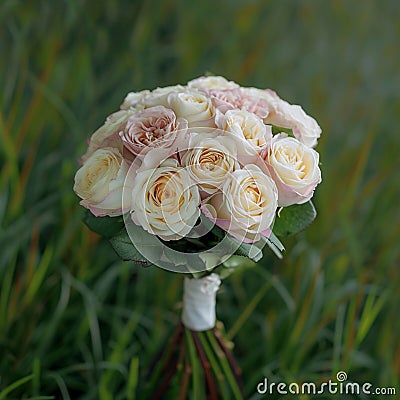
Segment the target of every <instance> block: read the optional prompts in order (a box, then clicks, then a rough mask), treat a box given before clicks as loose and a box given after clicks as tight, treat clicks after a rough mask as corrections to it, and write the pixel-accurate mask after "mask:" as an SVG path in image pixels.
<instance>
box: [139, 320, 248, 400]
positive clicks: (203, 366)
mask: <svg viewBox="0 0 400 400" xmlns="http://www.w3.org/2000/svg"><path fill="white" fill-rule="evenodd" d="M231 348H232V343H231V342H229V341H228V340H227V339H226V338H225V337H224V336H223V333H222V324H217V327H216V328H214V329H209V330H207V331H202V332H196V331H193V330H191V329H189V328H187V327H185V326H184V325H183V324H182V323H180V324H179V325H178V327H177V328H176V330H175V332H174V334H173V335H172V337H171V339H170V340H169V342H168V344H167V346H165V347H164V348H163V349H161V351H160V352H159V354H157V356H156V357H155V360H154V361H153V364H152V366H151V368H150V370H149V374H148V379H147V384H146V387H145V389H144V395H145V396H144V397H143V398H151V399H154V400H156V399H165V398H176V399H179V400H184V399H187V398H193V399H195V400H202V399H209V400H217V399H224V400H225V399H226V400H229V399H237V400H239V399H244V398H245V396H244V393H243V386H242V380H241V371H240V368H239V366H238V364H237V362H236V360H235V358H234V356H233V354H232V352H231Z"/></svg>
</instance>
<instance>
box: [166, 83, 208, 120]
mask: <svg viewBox="0 0 400 400" xmlns="http://www.w3.org/2000/svg"><path fill="white" fill-rule="evenodd" d="M168 105H169V107H170V108H172V109H173V110H174V112H175V114H176V115H177V116H178V117H182V118H185V119H186V120H187V121H188V122H189V127H192V126H198V125H200V126H204V127H205V126H214V116H215V110H214V106H213V104H212V102H211V99H210V98H209V97H208V96H206V95H205V94H204V93H201V92H200V91H198V90H194V89H192V90H185V91H184V92H178V93H170V94H169V95H168Z"/></svg>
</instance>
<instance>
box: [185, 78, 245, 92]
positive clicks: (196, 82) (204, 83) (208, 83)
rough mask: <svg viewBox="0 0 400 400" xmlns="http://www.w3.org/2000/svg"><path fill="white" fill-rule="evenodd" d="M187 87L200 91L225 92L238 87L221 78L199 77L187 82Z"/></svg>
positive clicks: (234, 83)
mask: <svg viewBox="0 0 400 400" xmlns="http://www.w3.org/2000/svg"><path fill="white" fill-rule="evenodd" d="M188 87H189V88H196V89H200V90H205V89H215V90H225V89H235V88H238V87H239V85H238V84H237V83H236V82H233V81H228V80H227V79H226V78H224V77H223V76H201V77H200V78H196V79H193V80H191V81H189V82H188Z"/></svg>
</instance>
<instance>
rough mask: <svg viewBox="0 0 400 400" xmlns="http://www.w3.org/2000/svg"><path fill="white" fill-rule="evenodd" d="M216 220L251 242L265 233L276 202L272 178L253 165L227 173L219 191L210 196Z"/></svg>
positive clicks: (276, 204) (267, 230)
mask: <svg viewBox="0 0 400 400" xmlns="http://www.w3.org/2000/svg"><path fill="white" fill-rule="evenodd" d="M210 205H211V206H212V207H213V208H214V210H211V213H213V212H214V213H215V217H216V223H217V225H219V226H221V227H222V228H223V229H225V230H226V231H227V232H229V233H230V234H231V235H232V236H234V237H236V238H237V239H239V240H241V241H245V242H255V241H258V240H259V239H260V235H268V234H269V233H270V226H271V224H272V222H273V221H274V218H275V213H276V209H277V206H278V190H277V188H276V185H275V183H274V181H273V180H272V179H271V178H270V177H269V176H268V175H266V174H265V173H264V172H263V171H262V170H261V169H260V168H259V167H257V166H256V165H248V166H246V167H245V168H243V169H237V170H235V171H234V172H232V173H231V174H230V175H228V176H227V179H226V181H225V183H224V185H223V187H222V192H221V193H218V194H216V195H215V196H213V197H212V198H211V200H210Z"/></svg>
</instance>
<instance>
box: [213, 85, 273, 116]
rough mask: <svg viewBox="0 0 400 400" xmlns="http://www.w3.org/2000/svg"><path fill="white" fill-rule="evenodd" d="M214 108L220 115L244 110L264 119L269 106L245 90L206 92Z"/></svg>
mask: <svg viewBox="0 0 400 400" xmlns="http://www.w3.org/2000/svg"><path fill="white" fill-rule="evenodd" d="M206 92H207V94H208V95H209V96H211V99H212V101H213V103H214V106H215V107H216V108H217V109H218V110H219V111H220V112H222V113H225V112H226V111H228V110H234V109H239V110H245V111H248V112H251V113H253V114H255V115H257V117H259V118H266V117H267V116H268V113H269V104H268V102H267V101H266V100H265V99H263V98H259V97H256V96H254V95H253V94H252V93H251V92H250V91H248V90H247V88H237V89H227V90H207V91H206Z"/></svg>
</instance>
